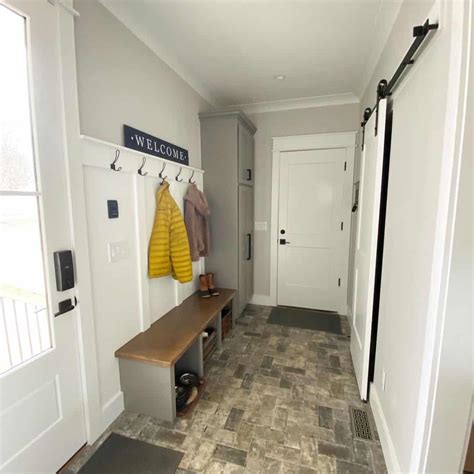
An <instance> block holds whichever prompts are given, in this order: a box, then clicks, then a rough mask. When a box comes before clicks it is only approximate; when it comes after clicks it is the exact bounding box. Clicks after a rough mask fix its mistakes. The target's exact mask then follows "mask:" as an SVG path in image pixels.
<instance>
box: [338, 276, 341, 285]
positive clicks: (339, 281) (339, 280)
mask: <svg viewBox="0 0 474 474" xmlns="http://www.w3.org/2000/svg"><path fill="white" fill-rule="evenodd" d="M337 286H341V279H340V278H338V279H337Z"/></svg>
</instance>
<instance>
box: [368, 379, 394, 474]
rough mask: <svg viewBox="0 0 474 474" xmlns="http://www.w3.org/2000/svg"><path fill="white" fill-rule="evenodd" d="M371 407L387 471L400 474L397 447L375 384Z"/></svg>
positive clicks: (372, 388)
mask: <svg viewBox="0 0 474 474" xmlns="http://www.w3.org/2000/svg"><path fill="white" fill-rule="evenodd" d="M370 406H371V408H372V413H373V414H374V419H375V426H376V427H377V431H378V433H379V437H380V444H381V445H382V451H383V455H384V458H385V464H386V465H387V471H388V472H389V473H392V472H393V473H399V472H401V471H400V464H399V463H398V458H397V454H396V452H395V446H394V445H393V441H392V437H391V436H390V430H389V428H388V424H387V420H386V419H385V415H384V413H383V410H382V404H381V403H380V398H379V395H378V393H377V389H376V387H375V384H373V383H371V384H370Z"/></svg>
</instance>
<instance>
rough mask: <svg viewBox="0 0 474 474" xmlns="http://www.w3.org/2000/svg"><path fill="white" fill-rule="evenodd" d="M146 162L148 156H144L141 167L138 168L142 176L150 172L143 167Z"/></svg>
mask: <svg viewBox="0 0 474 474" xmlns="http://www.w3.org/2000/svg"><path fill="white" fill-rule="evenodd" d="M145 163H146V157H145V156H144V157H143V160H142V165H141V166H140V168H138V170H137V173H138V174H139V175H140V176H146V175H147V174H148V172H146V171H145V172H143V171H142V169H143V167H144V166H145Z"/></svg>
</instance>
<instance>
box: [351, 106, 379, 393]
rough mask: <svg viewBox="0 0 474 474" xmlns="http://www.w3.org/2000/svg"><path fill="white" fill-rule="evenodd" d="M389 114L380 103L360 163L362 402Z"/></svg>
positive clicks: (356, 317)
mask: <svg viewBox="0 0 474 474" xmlns="http://www.w3.org/2000/svg"><path fill="white" fill-rule="evenodd" d="M386 112H387V101H386V100H385V99H384V100H381V101H380V102H379V113H378V132H377V135H375V133H374V130H375V120H376V113H375V112H374V113H373V114H372V115H371V117H370V119H369V121H368V122H367V123H366V125H365V141H364V151H363V152H362V154H361V163H360V185H359V208H358V213H359V216H358V219H357V230H356V243H355V261H354V283H353V297H352V305H353V307H352V318H351V319H350V324H351V355H352V361H353V364H354V370H355V374H356V379H357V384H358V385H359V391H360V396H361V398H362V400H367V388H368V378H369V355H370V340H371V332H372V316H373V314H372V312H373V303H374V285H375V264H376V258H377V238H378V227H379V215H380V195H381V190H382V169H383V155H384V137H385V120H386Z"/></svg>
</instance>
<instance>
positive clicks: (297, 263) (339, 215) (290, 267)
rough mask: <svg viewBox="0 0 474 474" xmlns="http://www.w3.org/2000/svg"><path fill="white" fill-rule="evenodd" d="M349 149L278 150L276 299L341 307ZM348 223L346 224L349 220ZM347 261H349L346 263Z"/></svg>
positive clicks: (286, 303)
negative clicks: (278, 193) (281, 151)
mask: <svg viewBox="0 0 474 474" xmlns="http://www.w3.org/2000/svg"><path fill="white" fill-rule="evenodd" d="M346 160H347V149H346V148H333V149H321V150H306V151H293V152H283V153H281V154H280V186H279V190H280V191H279V192H280V195H279V217H278V221H279V224H278V225H279V228H278V238H279V245H278V298H277V301H278V304H279V305H283V306H296V307H302V308H312V309H319V310H325V311H339V310H340V308H341V297H342V299H343V300H344V301H345V295H343V294H342V291H341V276H342V274H343V273H344V272H342V266H343V265H344V264H345V265H346V267H347V264H348V262H347V259H346V258H345V256H347V250H348V249H347V245H348V241H347V238H346V233H348V231H349V229H348V227H349V223H348V222H346V223H344V220H345V218H346V214H347V212H346V211H347V209H344V204H346V205H347V206H346V207H347V208H348V209H349V206H350V195H348V196H347V198H348V202H347V203H346V202H345V201H346V200H347V199H344V196H345V194H344V187H345V183H346V181H347V186H348V188H349V189H350V182H351V179H350V177H349V178H348V177H347V164H345V163H346ZM345 224H346V225H345ZM344 261H345V263H344Z"/></svg>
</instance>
